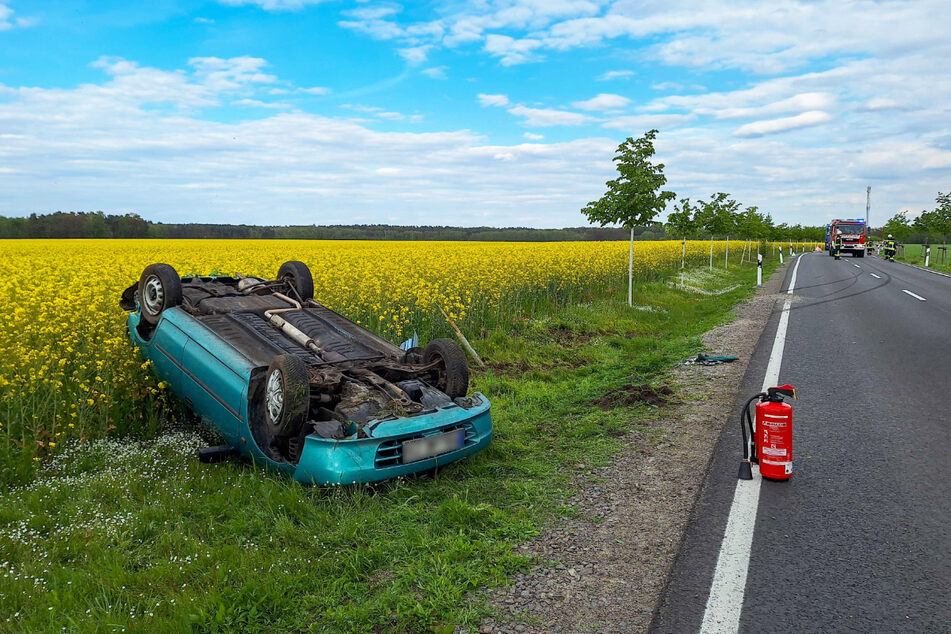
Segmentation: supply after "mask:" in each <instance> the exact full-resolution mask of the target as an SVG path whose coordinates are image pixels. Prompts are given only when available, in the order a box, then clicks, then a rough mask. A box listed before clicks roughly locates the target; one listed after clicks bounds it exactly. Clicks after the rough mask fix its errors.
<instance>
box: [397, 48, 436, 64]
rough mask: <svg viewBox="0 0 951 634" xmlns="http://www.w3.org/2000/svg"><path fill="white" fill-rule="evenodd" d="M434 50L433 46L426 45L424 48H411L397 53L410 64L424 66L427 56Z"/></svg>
mask: <svg viewBox="0 0 951 634" xmlns="http://www.w3.org/2000/svg"><path fill="white" fill-rule="evenodd" d="M431 48H432V45H430V44H425V45H423V46H411V47H409V48H400V49H397V51H396V52H397V53H399V54H400V57H402V58H403V59H405V60H406V61H407V62H409V63H410V64H413V65H416V64H422V63H423V62H425V61H426V55H427V54H428V53H429V50H430V49H431Z"/></svg>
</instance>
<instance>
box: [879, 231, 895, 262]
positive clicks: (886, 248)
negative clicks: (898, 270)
mask: <svg viewBox="0 0 951 634" xmlns="http://www.w3.org/2000/svg"><path fill="white" fill-rule="evenodd" d="M896 248H897V247H896V245H895V241H894V240H893V239H892V234H888V237H887V238H885V240H884V241H882V254H884V256H885V259H886V260H894V259H895V250H896Z"/></svg>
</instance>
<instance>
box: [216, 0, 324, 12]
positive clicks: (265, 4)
mask: <svg viewBox="0 0 951 634" xmlns="http://www.w3.org/2000/svg"><path fill="white" fill-rule="evenodd" d="M328 1H329V0H218V2H220V3H221V4H225V5H229V6H232V7H238V6H242V5H255V6H258V7H260V8H262V9H264V10H265V11H298V10H300V9H303V8H304V7H307V6H310V5H314V4H320V3H321V2H328Z"/></svg>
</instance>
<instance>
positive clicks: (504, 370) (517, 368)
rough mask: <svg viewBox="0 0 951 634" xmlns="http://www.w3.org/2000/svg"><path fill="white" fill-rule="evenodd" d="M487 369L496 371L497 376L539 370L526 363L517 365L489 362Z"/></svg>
mask: <svg viewBox="0 0 951 634" xmlns="http://www.w3.org/2000/svg"><path fill="white" fill-rule="evenodd" d="M485 367H487V368H489V369H490V370H494V371H495V373H496V374H524V373H526V372H528V371H530V370H536V369H537V366H532V365H531V364H529V363H528V362H526V361H518V362H516V363H501V362H498V361H487V362H486V364H485Z"/></svg>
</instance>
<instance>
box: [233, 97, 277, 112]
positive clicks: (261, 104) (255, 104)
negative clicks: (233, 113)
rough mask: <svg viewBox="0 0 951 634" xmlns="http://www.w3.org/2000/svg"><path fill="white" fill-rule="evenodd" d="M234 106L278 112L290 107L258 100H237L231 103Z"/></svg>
mask: <svg viewBox="0 0 951 634" xmlns="http://www.w3.org/2000/svg"><path fill="white" fill-rule="evenodd" d="M231 103H232V104H233V105H235V106H247V107H249V108H271V109H275V110H280V109H283V108H289V107H290V106H289V105H288V104H286V103H278V102H273V101H261V100H259V99H237V100H235V101H232V102H231Z"/></svg>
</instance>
